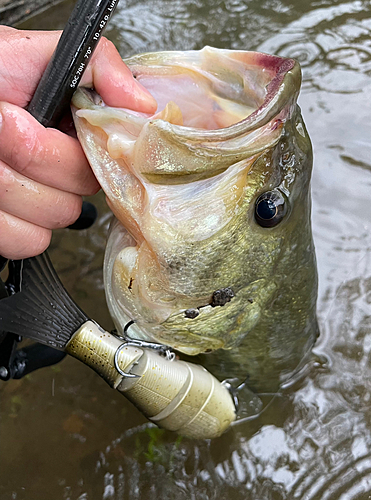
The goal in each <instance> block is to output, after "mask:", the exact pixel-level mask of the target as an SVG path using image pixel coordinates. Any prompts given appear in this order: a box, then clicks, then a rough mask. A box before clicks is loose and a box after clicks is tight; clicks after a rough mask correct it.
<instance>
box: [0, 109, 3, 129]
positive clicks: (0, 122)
mask: <svg viewBox="0 0 371 500" xmlns="http://www.w3.org/2000/svg"><path fill="white" fill-rule="evenodd" d="M2 125H3V115H2V114H1V112H0V132H1V127H2Z"/></svg>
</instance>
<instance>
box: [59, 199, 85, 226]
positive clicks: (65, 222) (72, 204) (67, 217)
mask: <svg viewBox="0 0 371 500" xmlns="http://www.w3.org/2000/svg"><path fill="white" fill-rule="evenodd" d="M81 206H82V199H81V197H80V196H77V195H71V198H70V199H69V200H68V201H67V203H65V204H64V205H63V207H62V208H61V210H60V211H59V216H58V220H57V221H56V224H55V226H54V229H58V228H61V227H67V226H69V225H70V224H73V223H74V222H75V221H76V219H77V218H78V217H79V215H80V213H81Z"/></svg>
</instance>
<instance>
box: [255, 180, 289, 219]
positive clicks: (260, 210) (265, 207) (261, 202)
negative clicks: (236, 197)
mask: <svg viewBox="0 0 371 500" xmlns="http://www.w3.org/2000/svg"><path fill="white" fill-rule="evenodd" d="M286 212H287V206H286V200H285V198H284V196H283V194H282V193H281V192H280V191H278V189H274V190H272V191H267V192H265V193H263V194H261V195H260V196H259V198H258V199H257V200H256V204H255V219H256V222H257V223H258V224H259V225H260V226H262V227H274V226H277V224H279V223H280V222H281V220H282V219H283V218H284V216H285V215H286Z"/></svg>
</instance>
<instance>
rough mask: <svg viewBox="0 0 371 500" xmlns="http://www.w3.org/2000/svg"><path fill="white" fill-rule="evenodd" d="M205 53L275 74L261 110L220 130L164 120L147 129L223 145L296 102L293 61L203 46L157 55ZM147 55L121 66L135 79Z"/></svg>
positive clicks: (296, 77)
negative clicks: (244, 60) (236, 57)
mask: <svg viewBox="0 0 371 500" xmlns="http://www.w3.org/2000/svg"><path fill="white" fill-rule="evenodd" d="M208 50H209V51H212V52H224V53H225V52H230V53H235V54H243V55H246V56H247V55H248V56H249V57H251V58H252V59H253V60H254V64H255V66H257V67H258V68H261V70H262V71H271V72H274V73H275V75H274V76H273V78H272V80H271V81H270V82H269V84H268V85H267V86H266V95H265V98H264V101H263V103H262V104H261V106H259V108H257V109H256V110H255V111H254V112H253V113H251V114H250V115H249V116H248V117H246V118H245V119H244V120H242V121H240V122H238V123H235V124H233V125H230V126H229V127H224V128H221V129H214V130H205V129H197V128H193V127H185V126H182V125H173V124H170V123H168V122H167V121H164V120H153V121H152V120H150V125H151V126H154V127H158V128H160V129H163V130H169V129H171V131H172V133H174V134H176V135H177V136H178V137H179V138H182V139H187V140H191V141H202V142H215V141H220V140H223V141H224V140H229V139H234V138H236V137H238V136H240V135H242V134H247V133H249V132H252V131H254V130H257V129H259V128H261V127H263V126H264V125H266V124H268V123H269V122H270V121H271V120H273V118H274V117H275V116H277V115H278V114H279V113H280V111H282V110H283V109H284V108H285V107H286V106H288V105H290V103H293V102H296V100H297V97H298V94H299V91H300V86H301V69H300V64H299V63H298V62H297V61H295V60H294V59H288V58H284V57H280V56H274V55H270V54H264V53H262V52H253V51H243V50H240V51H238V50H226V49H215V48H213V47H209V46H205V47H204V48H203V49H201V50H200V51H194V50H193V51H192V50H190V51H184V52H179V53H178V52H174V51H164V52H161V54H164V55H165V56H166V55H169V56H173V55H174V54H175V55H176V54H182V53H183V54H184V53H186V54H191V53H194V52H202V51H208ZM148 55H151V53H147V54H140V55H138V56H134V57H132V58H129V59H126V60H124V62H125V63H126V64H127V65H128V67H129V68H130V69H131V71H132V72H133V74H134V75H135V70H134V67H135V63H137V64H138V61H140V59H141V58H142V57H146V56H148ZM131 61H134V63H131Z"/></svg>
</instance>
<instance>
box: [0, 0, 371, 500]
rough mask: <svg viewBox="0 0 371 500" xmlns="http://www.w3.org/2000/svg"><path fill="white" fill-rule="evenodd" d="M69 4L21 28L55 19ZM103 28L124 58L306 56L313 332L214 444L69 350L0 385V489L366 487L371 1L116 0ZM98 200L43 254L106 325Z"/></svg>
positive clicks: (370, 350) (370, 478) (31, 499)
mask: <svg viewBox="0 0 371 500" xmlns="http://www.w3.org/2000/svg"><path fill="white" fill-rule="evenodd" d="M73 4H74V2H72V1H67V2H64V3H63V4H61V5H60V6H58V7H57V8H55V9H53V10H52V11H50V12H48V13H44V14H43V15H41V16H38V17H36V18H34V19H33V20H30V21H29V22H28V23H27V24H25V25H24V27H29V28H32V29H54V28H63V26H64V24H65V22H66V20H67V18H68V15H69V13H70V11H71V9H72V6H73ZM107 35H108V36H109V37H110V38H111V39H112V40H113V41H114V42H115V44H116V45H117V47H118V48H119V50H120V53H121V54H122V55H123V56H129V55H132V54H134V53H137V52H143V51H153V50H174V49H175V50H185V49H199V48H201V47H203V46H204V45H206V44H208V45H213V46H216V47H223V48H234V49H244V50H249V49H250V50H260V51H263V52H269V53H274V54H279V55H282V56H287V57H294V58H296V59H298V60H299V61H300V62H301V64H302V68H303V87H302V93H301V96H300V99H299V104H300V106H301V107H302V112H303V116H304V119H305V122H306V124H307V127H308V130H309V133H310V135H311V138H312V141H313V146H314V152H315V163H314V174H313V182H312V195H313V217H312V220H313V231H314V238H315V244H316V251H317V259H318V266H319V277H320V283H319V302H318V313H319V322H320V327H321V336H320V339H319V341H318V342H317V345H316V347H315V349H314V353H315V355H316V357H315V358H314V360H313V362H311V363H310V364H309V365H308V367H307V369H306V371H305V373H303V376H302V377H301V378H300V379H299V380H298V381H297V382H296V383H295V385H293V386H291V387H288V388H285V389H283V390H282V392H281V393H280V394H279V395H277V396H276V397H275V398H273V400H272V401H271V403H270V404H269V405H268V406H267V407H266V409H265V411H264V412H263V413H262V414H261V415H260V416H259V417H258V418H256V419H254V420H251V421H248V422H244V423H242V424H240V425H237V426H235V427H234V428H233V429H232V430H231V431H230V432H228V433H227V434H225V435H224V436H222V437H221V438H219V439H217V440H213V441H211V442H209V441H200V442H194V441H190V440H187V439H179V438H177V437H176V436H174V435H173V434H171V433H169V432H165V431H162V430H159V429H157V428H155V427H153V426H151V425H149V424H148V423H147V422H146V420H145V419H144V417H142V416H141V415H140V414H139V413H138V412H137V410H136V409H134V408H133V407H132V405H131V404H130V403H129V402H127V401H126V400H125V398H123V397H122V396H120V395H119V394H116V393H115V391H113V390H111V389H109V387H108V386H107V385H106V384H105V382H103V381H102V380H101V379H100V378H99V377H98V376H97V375H96V374H95V373H93V372H92V371H90V370H89V369H88V368H87V367H85V366H84V365H82V364H81V363H79V362H77V361H76V360H74V359H67V360H65V361H64V362H63V363H61V364H60V365H58V366H55V367H52V368H48V369H44V370H41V371H39V372H36V373H33V374H31V375H30V376H28V377H26V378H25V379H22V380H19V381H12V382H8V383H6V384H5V383H4V384H2V385H0V396H1V408H0V416H1V421H0V436H1V440H0V451H1V468H0V477H1V480H0V498H1V500H8V499H9V500H10V499H18V500H23V499H24V500H50V499H53V500H59V499H61V500H62V499H70V500H85V499H89V500H99V499H104V500H111V499H112V500H124V499H125V500H126V499H131V500H132V499H139V498H141V499H144V500H146V499H150V498H156V497H157V498H159V499H173V498H174V499H175V498H176V499H177V500H182V499H187V500H188V499H197V500H199V499H201V500H209V499H210V500H211V499H215V500H224V499H237V500H239V499H241V500H242V499H251V500H262V499H264V500H265V499H266V500H270V499H272V500H273V499H274V500H281V499H282V500H283V499H287V500H291V499H305V500H309V499H310V500H311V499H318V500H351V499H358V500H361V499H362V500H363V499H367V498H371V455H370V453H371V452H370V450H371V368H370V356H371V239H370V221H371V196H370V192H371V160H370V158H371V125H370V109H371V3H370V1H366V0H364V1H361V0H357V1H353V2H346V1H340V0H339V1H320V0H317V1H314V0H312V1H304V0H291V1H288V0H265V1H258V0H254V1H246V2H243V1H240V0H225V1H211V0H209V1H206V0H203V1H201V0H193V1H191V0H184V1H180V0H173V1H170V0H154V1H152V2H145V1H127V2H125V1H123V0H122V1H121V2H120V4H119V7H118V10H117V12H116V14H115V16H114V17H113V19H112V21H111V23H110V25H109V29H108V31H107ZM95 201H96V203H97V206H98V208H99V212H100V216H99V220H98V222H97V223H96V224H95V226H93V228H92V229H90V230H89V231H82V232H79V233H72V232H71V231H60V232H56V233H55V236H54V240H53V246H52V251H51V256H52V259H53V261H54V263H55V265H56V267H57V269H58V271H59V272H60V275H61V278H62V280H63V281H64V283H65V284H66V286H67V287H68V289H69V290H70V291H71V293H72V295H73V297H74V298H75V300H76V301H77V302H78V303H79V304H80V306H81V307H82V308H83V309H84V310H85V311H86V312H87V313H88V314H90V315H92V316H93V317H94V318H95V319H96V320H97V321H99V322H100V323H101V324H102V325H104V326H105V327H106V328H107V329H109V328H111V326H112V323H111V320H110V318H109V315H108V312H107V308H106V305H105V301H104V292H103V285H102V271H101V266H102V258H103V251H104V246H105V234H106V230H107V225H108V221H109V212H108V209H107V207H106V205H105V202H104V197H103V196H102V195H101V194H100V195H98V196H96V197H95ZM317 359H318V360H319V361H316V360H317Z"/></svg>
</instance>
